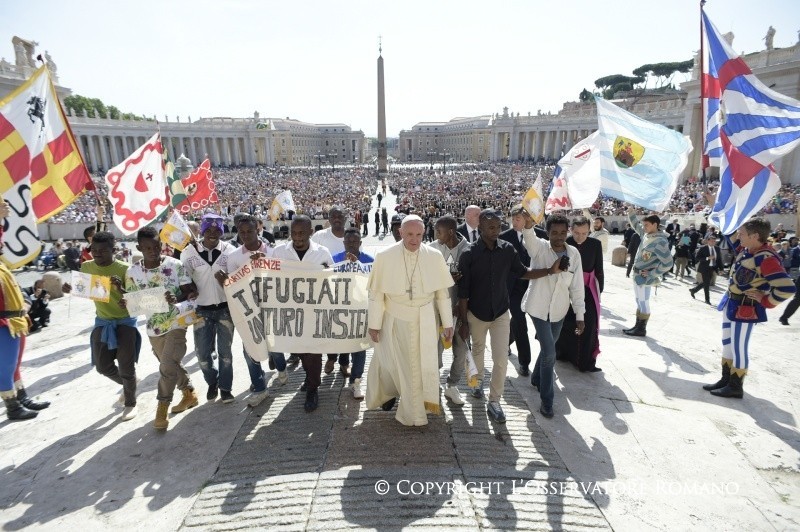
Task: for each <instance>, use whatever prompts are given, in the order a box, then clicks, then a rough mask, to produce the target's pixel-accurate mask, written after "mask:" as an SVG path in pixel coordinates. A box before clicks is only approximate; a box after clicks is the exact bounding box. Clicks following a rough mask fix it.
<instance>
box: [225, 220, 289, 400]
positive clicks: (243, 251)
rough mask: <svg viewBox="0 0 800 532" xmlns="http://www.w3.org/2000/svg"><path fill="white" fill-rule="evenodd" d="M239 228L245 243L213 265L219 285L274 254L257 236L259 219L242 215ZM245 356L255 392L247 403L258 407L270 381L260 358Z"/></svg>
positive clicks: (267, 393)
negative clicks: (253, 261) (235, 273)
mask: <svg viewBox="0 0 800 532" xmlns="http://www.w3.org/2000/svg"><path fill="white" fill-rule="evenodd" d="M236 228H237V230H238V231H239V240H240V241H241V242H242V245H241V246H240V247H238V248H233V249H230V250H228V252H227V253H226V254H224V255H222V257H220V258H219V260H217V262H216V264H215V265H214V277H215V278H216V279H217V281H218V282H219V284H220V286H222V285H224V283H225V279H227V278H228V275H229V274H231V273H234V272H236V271H237V270H238V269H239V268H241V267H242V266H244V265H245V264H247V263H249V262H250V261H251V260H254V259H258V258H262V257H271V256H272V248H270V247H269V245H268V244H267V243H266V242H263V241H261V240H260V239H259V238H258V219H256V218H255V217H253V216H250V215H249V214H246V215H243V216H242V217H241V218H240V219H239V223H238V225H237V226H236ZM244 359H245V361H246V362H247V370H248V371H249V372H250V383H251V386H250V391H251V392H252V394H251V395H250V398H249V399H248V401H247V404H248V405H250V406H251V407H253V408H255V407H256V406H258V405H259V404H261V402H262V401H263V400H264V399H266V398H267V397H269V392H268V391H267V381H266V378H265V376H264V370H263V369H262V368H261V363H260V362H257V361H256V360H253V358H252V357H250V355H249V354H247V351H244ZM275 366H276V368H277V369H278V371H279V372H282V373H283V374H284V376H285V371H286V366H285V365H284V366H283V367H281V366H280V365H279V364H278V361H277V360H276V361H275ZM279 375H280V373H279Z"/></svg>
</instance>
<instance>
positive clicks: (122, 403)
mask: <svg viewBox="0 0 800 532" xmlns="http://www.w3.org/2000/svg"><path fill="white" fill-rule="evenodd" d="M114 406H116V407H120V406H125V394H124V393H121V394H119V399H117V402H116V403H114Z"/></svg>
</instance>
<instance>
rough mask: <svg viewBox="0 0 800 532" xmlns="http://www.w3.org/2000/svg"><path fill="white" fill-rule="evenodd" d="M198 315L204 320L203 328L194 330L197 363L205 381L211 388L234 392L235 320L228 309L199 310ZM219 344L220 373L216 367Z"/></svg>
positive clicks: (196, 327)
mask: <svg viewBox="0 0 800 532" xmlns="http://www.w3.org/2000/svg"><path fill="white" fill-rule="evenodd" d="M196 312H197V315H198V316H200V317H201V318H203V320H204V324H203V326H202V327H198V326H196V325H195V327H194V348H195V353H196V354H197V363H198V364H199V365H200V370H201V371H202V372H203V378H204V379H205V381H206V384H208V385H209V386H218V387H219V388H220V390H225V391H226V392H229V391H231V388H232V387H233V353H232V352H231V344H233V320H231V313H230V311H229V310H228V309H227V308H221V309H197V311H196ZM215 339H216V342H217V355H219V370H217V368H216V367H214V359H213V358H212V356H211V355H212V353H213V352H214V340H215Z"/></svg>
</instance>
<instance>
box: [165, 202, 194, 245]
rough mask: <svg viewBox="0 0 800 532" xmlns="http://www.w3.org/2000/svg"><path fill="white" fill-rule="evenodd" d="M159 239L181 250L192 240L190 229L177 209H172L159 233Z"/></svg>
mask: <svg viewBox="0 0 800 532" xmlns="http://www.w3.org/2000/svg"><path fill="white" fill-rule="evenodd" d="M159 236H160V237H161V241H162V242H164V243H165V244H167V245H168V246H170V247H172V248H174V249H177V250H179V251H183V248H185V247H186V245H187V244H188V243H189V242H190V241H191V240H192V230H191V229H190V228H189V224H187V223H186V220H184V219H183V216H181V214H180V213H179V212H178V211H175V210H173V211H172V214H171V215H170V217H169V218H168V219H167V222H166V223H165V224H164V227H162V228H161V232H160V233H159Z"/></svg>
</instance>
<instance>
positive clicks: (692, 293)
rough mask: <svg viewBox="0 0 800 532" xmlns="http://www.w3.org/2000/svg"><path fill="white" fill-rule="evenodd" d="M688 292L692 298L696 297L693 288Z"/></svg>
mask: <svg viewBox="0 0 800 532" xmlns="http://www.w3.org/2000/svg"><path fill="white" fill-rule="evenodd" d="M689 294H690V295H691V296H692V299H697V298H696V297H694V290H692V289H691V288H690V289H689Z"/></svg>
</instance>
